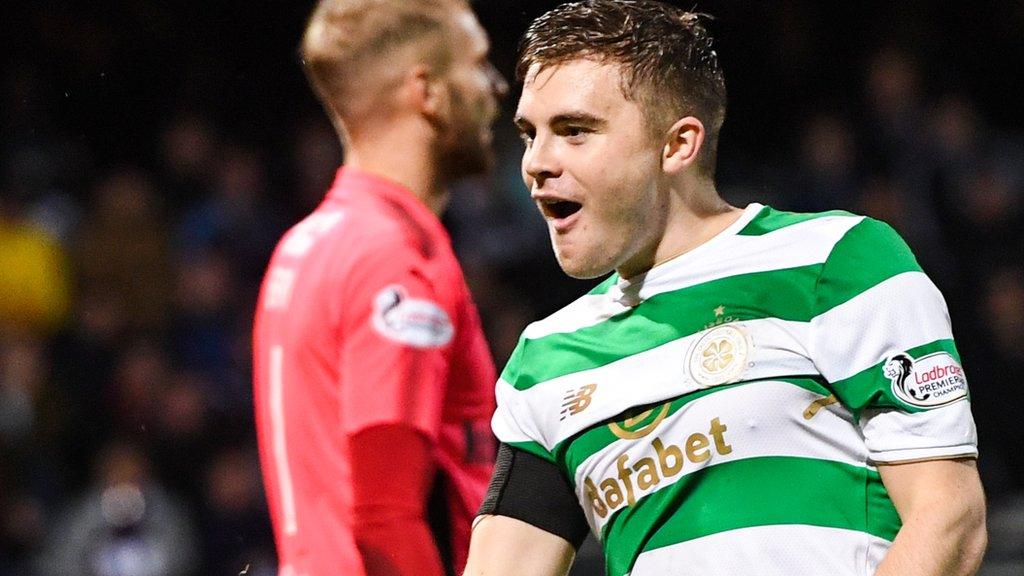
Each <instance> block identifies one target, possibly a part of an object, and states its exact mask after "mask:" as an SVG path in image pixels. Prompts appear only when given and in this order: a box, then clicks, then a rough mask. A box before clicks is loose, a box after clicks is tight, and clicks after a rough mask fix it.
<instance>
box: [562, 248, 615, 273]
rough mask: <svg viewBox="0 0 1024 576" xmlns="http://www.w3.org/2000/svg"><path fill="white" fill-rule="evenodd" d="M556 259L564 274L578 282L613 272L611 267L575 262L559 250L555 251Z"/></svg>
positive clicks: (594, 263) (595, 263)
mask: <svg viewBox="0 0 1024 576" xmlns="http://www.w3.org/2000/svg"><path fill="white" fill-rule="evenodd" d="M555 259H556V260H558V266H559V267H561V268H562V272H565V274H566V275H567V276H569V277H570V278H575V279H577V280H590V279H591V278H597V277H599V276H604V275H605V274H607V273H608V272H611V270H612V266H611V265H602V264H600V263H597V262H581V261H579V260H574V259H573V258H571V257H568V256H564V255H562V254H560V253H559V252H558V249H557V248H556V249H555Z"/></svg>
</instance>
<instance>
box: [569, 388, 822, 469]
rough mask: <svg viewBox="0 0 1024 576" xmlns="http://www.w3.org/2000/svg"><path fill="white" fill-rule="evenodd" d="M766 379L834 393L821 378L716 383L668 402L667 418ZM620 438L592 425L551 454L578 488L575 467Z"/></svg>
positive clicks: (629, 413) (627, 414) (618, 418)
mask: <svg viewBox="0 0 1024 576" xmlns="http://www.w3.org/2000/svg"><path fill="white" fill-rule="evenodd" d="M765 381H770V382H786V383H789V384H792V385H794V386H798V387H800V388H803V389H804V390H809V391H811V392H814V393H815V394H819V395H821V396H823V397H824V396H828V395H830V394H832V392H831V391H830V390H829V389H828V388H826V387H824V386H822V385H821V384H820V382H821V379H820V377H806V378H803V377H799V378H765V379H760V380H748V381H745V382H737V383H735V384H729V385H727V386H715V387H714V388H708V389H706V390H698V391H696V392H691V393H690V394H685V395H683V396H680V397H678V398H676V399H675V400H673V401H672V403H671V404H670V405H669V409H668V414H666V416H665V417H666V419H667V418H670V417H671V416H672V415H673V414H675V413H676V412H678V411H679V410H681V409H682V408H683V407H684V406H687V405H688V404H690V403H692V402H694V401H696V400H700V399H701V398H704V397H705V396H710V395H712V394H716V393H718V392H722V391H724V390H731V389H733V388H737V387H740V386H747V385H750V384H757V383H759V382H765ZM660 405H661V403H658V404H655V405H648V406H641V407H638V408H635V409H633V410H628V411H626V412H623V413H622V414H620V415H618V416H616V417H615V418H612V419H611V420H610V422H620V421H622V420H624V419H625V418H628V417H630V416H632V415H633V414H638V413H640V412H643V411H644V410H646V409H648V408H652V407H656V406H660ZM618 440H619V438H618V437H617V436H615V434H612V431H611V430H610V429H609V428H608V426H606V425H600V424H598V425H596V426H593V427H591V428H589V429H588V430H587V431H586V432H583V433H582V434H579V435H577V436H573V437H572V438H569V439H567V440H563V441H562V442H559V443H558V444H557V445H556V446H555V447H554V449H552V450H551V452H552V454H554V457H555V460H556V461H557V462H559V463H560V464H561V465H562V469H563V470H565V471H566V476H568V478H569V480H570V482H572V483H573V485H574V487H575V483H576V468H577V467H579V465H580V464H583V462H585V461H586V460H587V458H590V457H591V456H593V455H594V454H597V453H598V452H600V451H602V450H604V449H606V448H608V446H610V445H612V444H613V443H614V442H616V441H618Z"/></svg>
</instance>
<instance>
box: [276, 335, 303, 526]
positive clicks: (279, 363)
mask: <svg viewBox="0 0 1024 576" xmlns="http://www.w3.org/2000/svg"><path fill="white" fill-rule="evenodd" d="M283 375H284V349H283V348H282V347H281V346H273V347H271V348H270V422H271V427H272V428H273V442H274V465H275V466H274V467H275V468H277V482H278V485H279V488H280V492H281V509H282V515H283V516H284V532H285V534H288V535H291V534H295V533H296V532H298V530H299V527H298V522H297V521H296V518H295V491H294V489H293V487H292V473H291V467H290V466H289V464H288V444H287V442H286V441H285V433H284V426H285V421H284V378H283Z"/></svg>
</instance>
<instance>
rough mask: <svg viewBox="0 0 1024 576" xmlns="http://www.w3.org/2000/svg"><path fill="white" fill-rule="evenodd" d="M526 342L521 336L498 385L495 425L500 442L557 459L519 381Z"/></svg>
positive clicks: (548, 459) (495, 434)
mask: <svg viewBox="0 0 1024 576" xmlns="http://www.w3.org/2000/svg"><path fill="white" fill-rule="evenodd" d="M526 343H527V339H526V338H520V339H519V344H518V345H517V346H516V348H515V350H513V351H512V355H511V357H510V358H509V361H508V364H507V365H506V366H505V369H504V370H503V371H502V373H501V376H500V377H499V378H498V383H497V384H496V385H495V389H494V397H495V400H496V402H497V407H496V409H495V411H494V417H493V418H491V429H492V431H493V432H494V436H495V437H496V438H497V439H498V440H499V441H500V442H502V443H504V444H508V445H509V446H512V447H514V448H518V449H519V450H523V451H525V452H529V453H531V454H533V455H534V456H539V457H541V458H543V459H545V460H547V461H549V462H553V461H554V456H552V454H551V453H550V452H549V451H548V449H547V448H545V447H544V445H543V444H542V443H541V434H540V431H539V429H538V427H537V426H536V424H535V423H534V418H533V414H532V413H531V410H530V405H529V403H528V402H527V400H526V395H527V392H526V390H524V389H521V388H522V386H520V385H518V384H519V374H520V370H519V367H520V366H522V364H523V362H524V361H525V356H526Z"/></svg>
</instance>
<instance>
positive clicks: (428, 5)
mask: <svg viewBox="0 0 1024 576" xmlns="http://www.w3.org/2000/svg"><path fill="white" fill-rule="evenodd" d="M466 9H469V5H468V4H467V3H466V2H465V0H320V2H319V3H318V4H317V6H316V9H314V11H313V14H312V16H310V19H309V23H308V24H307V26H306V32H305V34H304V35H303V38H302V47H301V55H302V63H303V67H304V69H305V71H306V77H307V78H308V79H309V82H310V84H311V85H312V87H313V90H314V91H315V92H316V94H317V96H318V97H319V98H320V101H321V103H322V104H323V105H324V108H325V109H326V110H327V113H328V114H329V115H330V116H331V119H332V120H333V121H335V123H336V124H337V122H339V121H345V120H348V119H350V118H352V117H354V116H359V115H362V114H365V113H367V112H368V111H369V110H370V109H371V108H372V109H380V107H381V106H384V105H386V101H385V99H381V98H380V96H381V95H382V94H383V93H384V92H385V91H386V90H387V89H388V88H389V87H391V85H392V84H393V83H395V82H397V81H398V80H399V79H400V76H401V73H402V72H403V71H404V69H403V68H402V66H401V65H400V63H401V61H402V58H406V59H413V58H415V59H417V60H419V61H423V62H426V63H429V64H430V65H431V66H433V67H435V68H436V70H437V71H438V73H444V71H445V70H446V69H447V67H448V65H449V63H450V61H451V57H452V50H453V47H452V46H450V42H449V41H448V38H449V34H448V30H449V28H450V26H451V20H452V18H451V15H452V14H454V13H456V12H457V11H459V10H466Z"/></svg>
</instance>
